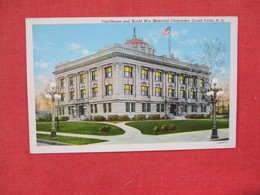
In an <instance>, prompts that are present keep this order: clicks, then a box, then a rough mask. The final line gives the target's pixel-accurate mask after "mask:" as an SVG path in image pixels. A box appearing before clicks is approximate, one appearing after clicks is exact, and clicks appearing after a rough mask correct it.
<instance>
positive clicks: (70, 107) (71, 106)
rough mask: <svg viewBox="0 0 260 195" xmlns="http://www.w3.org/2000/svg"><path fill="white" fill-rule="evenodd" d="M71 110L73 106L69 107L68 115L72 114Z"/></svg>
mask: <svg viewBox="0 0 260 195" xmlns="http://www.w3.org/2000/svg"><path fill="white" fill-rule="evenodd" d="M72 108H73V106H69V114H71V113H72Z"/></svg>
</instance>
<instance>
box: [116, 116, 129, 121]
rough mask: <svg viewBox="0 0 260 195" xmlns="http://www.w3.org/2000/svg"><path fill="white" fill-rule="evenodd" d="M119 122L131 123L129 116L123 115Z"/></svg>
mask: <svg viewBox="0 0 260 195" xmlns="http://www.w3.org/2000/svg"><path fill="white" fill-rule="evenodd" d="M118 120H119V121H130V118H129V116H128V115H121V116H118Z"/></svg>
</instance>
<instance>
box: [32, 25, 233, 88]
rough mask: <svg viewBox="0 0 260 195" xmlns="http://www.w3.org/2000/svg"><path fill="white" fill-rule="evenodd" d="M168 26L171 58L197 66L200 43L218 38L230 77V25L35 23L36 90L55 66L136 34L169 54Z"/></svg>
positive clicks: (224, 69) (160, 50)
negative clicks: (192, 60) (190, 60)
mask: <svg viewBox="0 0 260 195" xmlns="http://www.w3.org/2000/svg"><path fill="white" fill-rule="evenodd" d="M168 26H171V40H172V41H171V47H172V52H173V53H174V56H175V57H177V58H179V59H180V60H184V59H185V57H189V58H190V59H194V60H195V61H194V63H200V61H199V58H198V54H199V53H200V51H201V50H200V45H201V42H202V41H203V40H205V39H207V40H214V39H218V40H219V41H221V42H222V43H224V44H225V45H226V52H225V54H224V55H223V59H224V61H225V64H224V65H223V72H226V74H227V77H228V75H229V58H230V23H127V24H39V25H38V24H37V25H35V24H34V25H33V47H34V49H33V61H34V74H35V88H36V90H37V91H39V90H43V89H44V87H45V85H46V82H48V81H49V80H52V79H53V78H54V76H53V74H52V72H53V71H54V67H55V65H56V64H59V63H61V62H65V61H73V60H76V59H79V58H82V57H85V56H88V55H91V54H93V53H96V52H97V51H98V50H99V49H102V48H103V47H105V46H113V45H114V44H124V43H125V42H126V41H127V40H128V39H131V38H132V36H133V28H134V27H136V34H137V36H138V37H139V38H142V39H143V40H144V41H145V42H147V43H149V44H151V45H153V46H155V48H156V52H155V54H156V55H159V56H160V55H168V53H169V50H168V36H167V35H166V36H162V30H163V29H164V28H167V27H168Z"/></svg>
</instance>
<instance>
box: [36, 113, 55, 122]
mask: <svg viewBox="0 0 260 195" xmlns="http://www.w3.org/2000/svg"><path fill="white" fill-rule="evenodd" d="M37 121H39V122H51V121H52V117H51V114H48V115H42V116H39V118H38V120H37Z"/></svg>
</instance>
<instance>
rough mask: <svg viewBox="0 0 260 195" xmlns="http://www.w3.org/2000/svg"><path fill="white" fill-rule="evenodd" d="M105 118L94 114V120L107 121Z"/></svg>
mask: <svg viewBox="0 0 260 195" xmlns="http://www.w3.org/2000/svg"><path fill="white" fill-rule="evenodd" d="M105 120H106V118H105V117H103V116H101V115H97V116H94V121H105Z"/></svg>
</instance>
